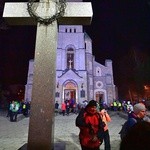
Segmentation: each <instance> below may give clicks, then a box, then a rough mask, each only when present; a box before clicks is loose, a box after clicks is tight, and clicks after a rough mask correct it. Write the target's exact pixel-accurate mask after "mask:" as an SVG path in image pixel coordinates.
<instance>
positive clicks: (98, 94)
mask: <svg viewBox="0 0 150 150" xmlns="http://www.w3.org/2000/svg"><path fill="white" fill-rule="evenodd" d="M103 100H104V94H103V93H102V92H96V101H97V102H98V103H101V102H102V101H103Z"/></svg>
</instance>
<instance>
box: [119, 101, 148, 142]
mask: <svg viewBox="0 0 150 150" xmlns="http://www.w3.org/2000/svg"><path fill="white" fill-rule="evenodd" d="M145 115H146V107H145V105H144V104H142V103H137V104H135V105H134V106H133V111H132V112H131V113H130V114H129V115H128V120H127V121H126V122H125V123H124V125H123V126H122V129H121V131H120V132H119V134H120V137H121V139H123V138H124V137H125V136H126V134H127V132H128V131H129V130H130V128H131V127H133V126H134V125H135V124H136V123H137V122H142V121H144V117H145Z"/></svg>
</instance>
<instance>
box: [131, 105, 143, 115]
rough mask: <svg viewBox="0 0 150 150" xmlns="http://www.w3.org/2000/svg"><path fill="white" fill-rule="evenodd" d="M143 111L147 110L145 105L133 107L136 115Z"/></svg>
mask: <svg viewBox="0 0 150 150" xmlns="http://www.w3.org/2000/svg"><path fill="white" fill-rule="evenodd" d="M143 110H144V111H145V110H146V108H145V105H144V104H141V103H138V104H135V105H134V107H133V111H134V113H135V114H138V113H139V112H140V111H143Z"/></svg>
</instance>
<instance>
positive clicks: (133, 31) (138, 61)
mask: <svg viewBox="0 0 150 150" xmlns="http://www.w3.org/2000/svg"><path fill="white" fill-rule="evenodd" d="M4 1H5V0H1V2H0V15H1V19H0V25H1V26H3V24H4V20H3V19H2V12H3V9H2V8H3V7H2V6H3V4H4ZM7 1H12V0H7ZM14 1H15V0H14ZM18 1H19V0H18ZM21 1H22V2H23V1H25V0H20V2H21ZM85 1H88V0H85ZM92 6H93V12H94V16H93V20H92V24H91V25H90V26H86V27H84V29H85V31H86V32H87V33H88V34H89V36H90V37H91V39H92V41H93V54H94V55H95V59H96V61H98V62H99V63H102V64H104V61H105V59H111V60H112V61H113V70H114V80H115V84H116V85H117V87H118V90H119V95H120V97H122V98H124V96H125V95H126V93H128V90H129V88H130V89H136V90H139V89H140V88H142V87H143V85H145V84H150V4H149V1H148V0H112V1H110V0H92ZM35 34H36V27H33V26H21V27H20V26H14V27H12V26H8V28H7V29H4V27H3V29H0V84H2V85H8V84H26V80H27V71H28V61H29V59H32V58H33V57H34V46H35Z"/></svg>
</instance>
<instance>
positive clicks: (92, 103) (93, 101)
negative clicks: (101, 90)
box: [87, 100, 97, 107]
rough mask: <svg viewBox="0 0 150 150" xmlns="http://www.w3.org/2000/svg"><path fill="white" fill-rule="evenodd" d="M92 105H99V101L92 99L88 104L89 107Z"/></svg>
mask: <svg viewBox="0 0 150 150" xmlns="http://www.w3.org/2000/svg"><path fill="white" fill-rule="evenodd" d="M92 106H97V103H96V101H95V100H91V101H89V103H88V104H87V107H92Z"/></svg>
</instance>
